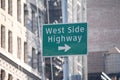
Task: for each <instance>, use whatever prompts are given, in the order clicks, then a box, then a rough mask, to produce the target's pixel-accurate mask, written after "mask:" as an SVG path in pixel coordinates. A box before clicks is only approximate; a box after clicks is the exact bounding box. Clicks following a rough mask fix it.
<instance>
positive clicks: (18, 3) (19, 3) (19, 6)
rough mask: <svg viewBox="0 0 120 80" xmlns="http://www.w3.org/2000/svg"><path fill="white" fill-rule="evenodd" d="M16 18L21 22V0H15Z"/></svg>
mask: <svg viewBox="0 0 120 80" xmlns="http://www.w3.org/2000/svg"><path fill="white" fill-rule="evenodd" d="M17 20H18V21H19V22H21V0H17Z"/></svg>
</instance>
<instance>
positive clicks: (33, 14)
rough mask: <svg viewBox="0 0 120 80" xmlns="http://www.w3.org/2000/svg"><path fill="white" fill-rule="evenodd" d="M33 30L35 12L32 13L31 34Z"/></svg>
mask: <svg viewBox="0 0 120 80" xmlns="http://www.w3.org/2000/svg"><path fill="white" fill-rule="evenodd" d="M34 29H35V12H34V11H32V32H34Z"/></svg>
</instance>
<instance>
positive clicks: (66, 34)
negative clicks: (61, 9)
mask: <svg viewBox="0 0 120 80" xmlns="http://www.w3.org/2000/svg"><path fill="white" fill-rule="evenodd" d="M42 39H43V40H42V41H43V56H48V57H49V56H67V55H85V54H87V23H73V24H48V25H43V38H42Z"/></svg>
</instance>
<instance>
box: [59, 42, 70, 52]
mask: <svg viewBox="0 0 120 80" xmlns="http://www.w3.org/2000/svg"><path fill="white" fill-rule="evenodd" d="M69 49H71V47H70V46H69V45H67V44H65V45H64V46H58V50H64V51H65V52H67V51H68V50H69Z"/></svg>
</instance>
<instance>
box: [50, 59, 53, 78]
mask: <svg viewBox="0 0 120 80" xmlns="http://www.w3.org/2000/svg"><path fill="white" fill-rule="evenodd" d="M50 62H51V77H52V80H53V66H52V64H53V62H52V57H50Z"/></svg>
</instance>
